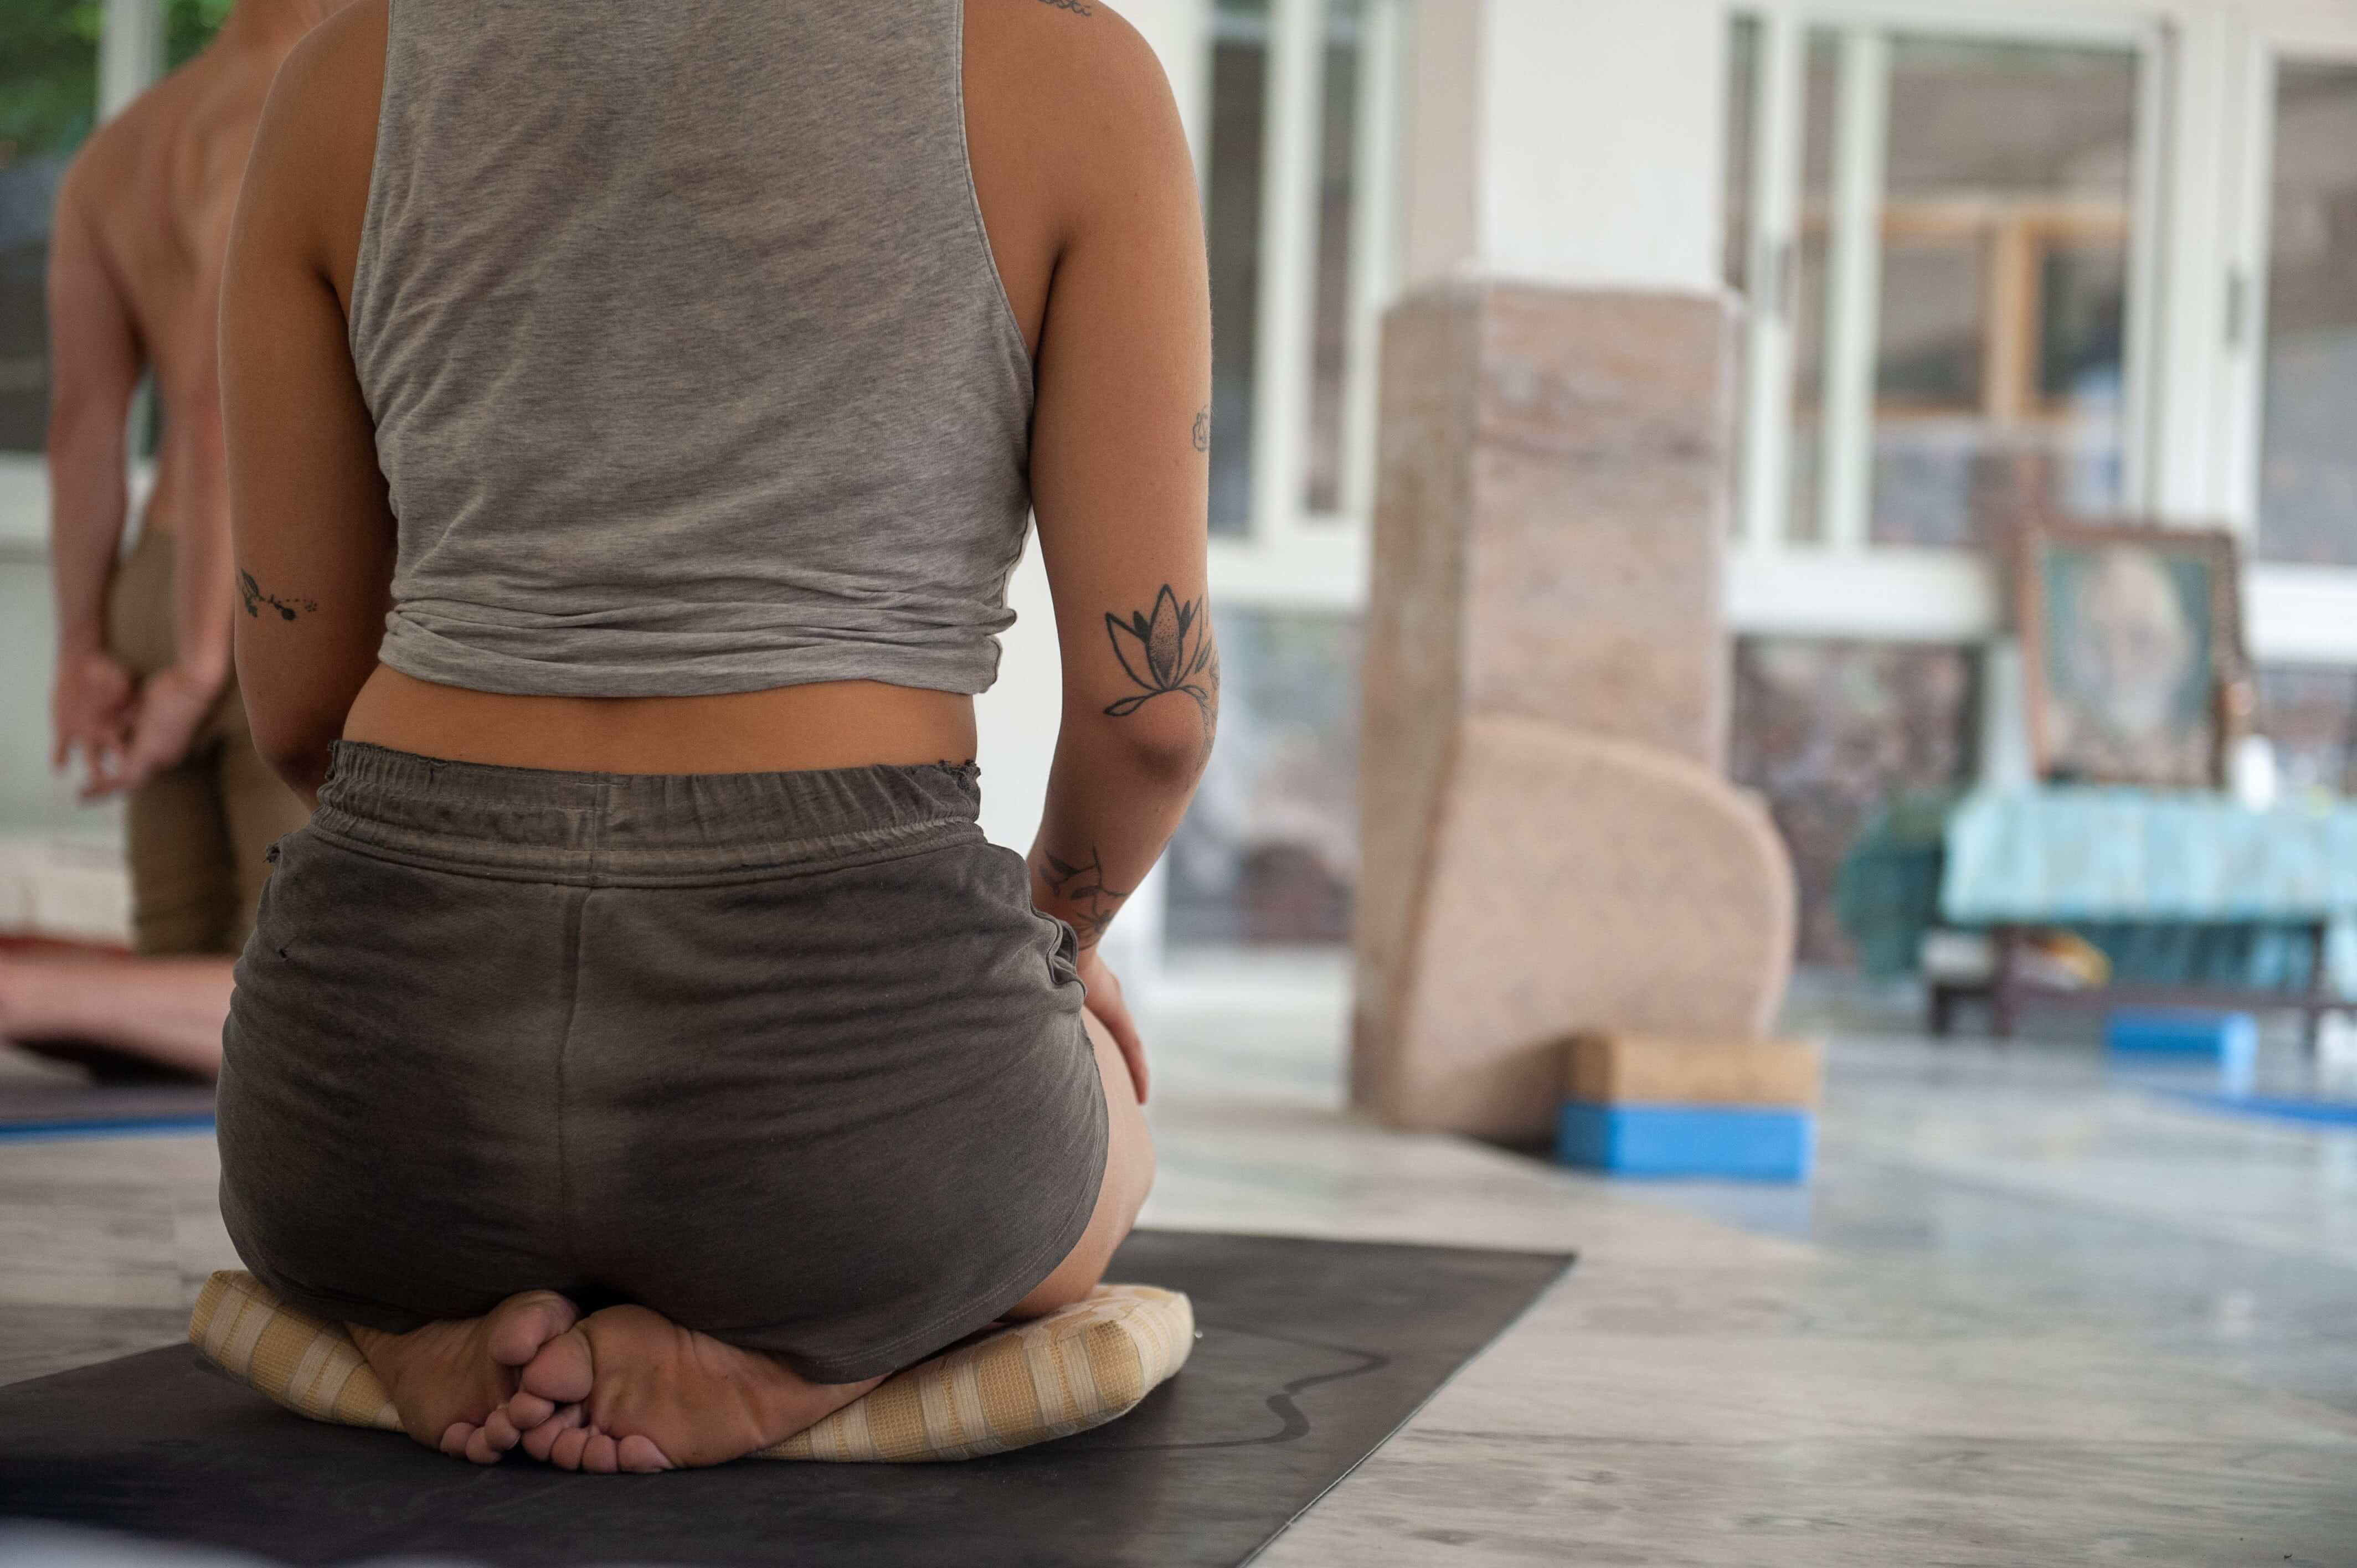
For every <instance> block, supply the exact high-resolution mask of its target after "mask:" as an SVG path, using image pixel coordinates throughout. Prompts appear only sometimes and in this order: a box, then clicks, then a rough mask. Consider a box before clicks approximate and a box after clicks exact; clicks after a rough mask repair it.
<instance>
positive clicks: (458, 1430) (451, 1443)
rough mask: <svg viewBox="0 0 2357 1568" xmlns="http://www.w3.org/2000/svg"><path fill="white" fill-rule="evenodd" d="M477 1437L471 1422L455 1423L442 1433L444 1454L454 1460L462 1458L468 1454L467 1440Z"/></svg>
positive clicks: (473, 1424)
mask: <svg viewBox="0 0 2357 1568" xmlns="http://www.w3.org/2000/svg"><path fill="white" fill-rule="evenodd" d="M474 1435H475V1423H473V1422H471V1421H454V1422H452V1423H450V1424H449V1426H448V1427H447V1428H445V1429H444V1431H443V1433H442V1443H441V1448H442V1452H443V1453H445V1454H447V1455H450V1457H451V1458H453V1459H457V1458H462V1457H464V1456H465V1455H466V1452H467V1440H468V1438H470V1437H472V1436H474Z"/></svg>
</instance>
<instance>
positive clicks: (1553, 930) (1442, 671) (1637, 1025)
mask: <svg viewBox="0 0 2357 1568" xmlns="http://www.w3.org/2000/svg"><path fill="white" fill-rule="evenodd" d="M1730 346H1731V329H1730V322H1729V319H1728V310H1727V306H1726V305H1725V304H1724V303H1723V302H1722V301H1721V300H1720V299H1718V298H1717V297H1715V296H1709V295H1697V294H1693V293H1646V292H1631V291H1618V290H1596V289H1578V288H1554V287H1540V286H1529V285H1501V284H1483V283H1469V282H1462V281H1452V282H1444V283H1442V284H1439V285H1434V286H1431V287H1428V288H1426V289H1425V290H1423V291H1421V292H1419V293H1416V294H1413V295H1409V296H1408V297H1407V298H1406V299H1405V300H1404V301H1403V302H1402V303H1401V304H1399V305H1398V306H1395V307H1394V310H1393V311H1392V312H1391V314H1390V317H1389V318H1388V320H1387V323H1386V327H1385V333H1384V338H1383V396H1382V413H1381V432H1380V445H1379V450H1380V452H1381V454H1382V457H1381V467H1380V471H1379V478H1378V481H1377V492H1376V501H1375V539H1374V564H1373V575H1372V583H1371V587H1370V594H1369V606H1368V613H1367V619H1366V623H1365V625H1366V633H1365V636H1366V658H1365V665H1364V682H1365V685H1364V692H1363V708H1362V717H1361V731H1362V742H1361V745H1362V752H1361V771H1360V777H1361V875H1360V884H1359V890H1358V901H1357V914H1356V936H1355V945H1356V949H1357V960H1358V978H1357V998H1356V1010H1355V1011H1356V1016H1355V1025H1354V1044H1353V1053H1352V1092H1353V1098H1354V1099H1355V1100H1356V1101H1358V1102H1359V1103H1361V1104H1363V1105H1367V1106H1370V1107H1372V1108H1373V1109H1374V1110H1376V1111H1377V1112H1379V1113H1380V1114H1381V1115H1382V1116H1383V1118H1384V1119H1385V1120H1386V1121H1389V1122H1393V1123H1394V1124H1396V1125H1405V1126H1426V1127H1446V1128H1449V1129H1453V1130H1456V1131H1462V1132H1469V1133H1480V1134H1484V1135H1488V1136H1493V1137H1501V1138H1509V1139H1516V1138H1528V1137H1536V1136H1539V1135H1541V1134H1543V1133H1544V1131H1545V1129H1546V1127H1547V1126H1548V1125H1549V1124H1550V1123H1551V1121H1552V1118H1553V1116H1554V1114H1555V1102H1556V1101H1557V1100H1559V1099H1560V1092H1559V1090H1560V1085H1559V1073H1560V1059H1561V1058H1560V1052H1559V1047H1560V1042H1561V1041H1562V1040H1563V1039H1564V1037H1565V1036H1567V1035H1569V1034H1572V1033H1574V1032H1580V1031H1605V1030H1635V1031H1648V1032H1654V1033H1663V1034H1684V1035H1711V1034H1722V1035H1736V1036H1748V1035H1751V1034H1756V1033H1759V1032H1760V1031H1762V1030H1764V1029H1765V1028H1766V1026H1768V1024H1769V1022H1770V1019H1771V1018H1772V1015H1773V1013H1774V1010H1775V1008H1776V1006H1777V1004H1778V1003H1779V1002H1780V1001H1781V994H1782V989H1783V983H1784V980H1785V977H1786V974H1787V972H1788V967H1789V954H1790V951H1791V944H1792V919H1793V911H1792V875H1791V870H1790V867H1789V865H1788V864H1787V862H1786V860H1785V857H1784V854H1783V849H1782V845H1781V842H1780V841H1779V840H1778V839H1777V837H1776V835H1775V833H1774V831H1773V829H1772V828H1771V827H1770V825H1769V822H1768V819H1767V815H1766V812H1765V811H1764V810H1763V809H1761V808H1760V806H1759V804H1758V803H1757V802H1756V801H1754V800H1751V799H1750V798H1749V797H1748V796H1746V795H1744V794H1742V793H1740V792H1738V791H1737V790H1735V789H1731V788H1730V787H1728V786H1727V784H1726V783H1725V782H1724V781H1723V779H1721V778H1720V776H1719V768H1720V765H1721V761H1722V757H1723V754H1724V748H1725V736H1726V728H1727V691H1728V683H1729V672H1728V650H1727V635H1726V631H1725V628H1724V625H1723V622H1722V619H1721V616H1720V610H1719V599H1720V590H1719V552H1720V542H1721V540H1722V539H1723V538H1724V537H1725V534H1726V519H1727V498H1728V493H1729V488H1730V487H1729V453H1730V433H1731V398H1732V378H1731V376H1730V373H1729V366H1730Z"/></svg>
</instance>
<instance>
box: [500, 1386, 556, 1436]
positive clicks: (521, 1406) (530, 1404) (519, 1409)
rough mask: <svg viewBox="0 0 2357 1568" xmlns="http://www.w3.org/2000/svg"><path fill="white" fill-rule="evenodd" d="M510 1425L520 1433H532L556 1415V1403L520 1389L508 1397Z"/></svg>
mask: <svg viewBox="0 0 2357 1568" xmlns="http://www.w3.org/2000/svg"><path fill="white" fill-rule="evenodd" d="M506 1408H507V1412H508V1424H510V1425H511V1426H513V1427H514V1428H515V1429H516V1430H517V1431H518V1432H530V1431H531V1430H532V1429H533V1427H535V1426H538V1425H539V1424H540V1423H542V1422H544V1421H546V1420H547V1419H548V1418H549V1417H550V1416H552V1415H554V1414H555V1413H556V1402H555V1401H554V1400H544V1399H543V1398H541V1397H540V1396H539V1395H538V1394H535V1393H528V1392H526V1391H523V1390H522V1389H518V1390H517V1391H515V1392H514V1393H511V1394H510V1395H509V1396H508V1402H507V1407H506Z"/></svg>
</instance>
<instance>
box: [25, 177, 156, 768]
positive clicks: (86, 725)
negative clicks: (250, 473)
mask: <svg viewBox="0 0 2357 1568" xmlns="http://www.w3.org/2000/svg"><path fill="white" fill-rule="evenodd" d="M86 178H87V176H86V174H85V172H84V166H81V165H77V166H75V167H74V168H73V169H72V170H70V171H69V172H68V174H67V176H66V179H65V182H64V185H63V187H62V188H61V189H60V190H59V193H58V209H57V220H56V223H55V226H54V228H53V230H52V231H51V234H50V238H49V263H48V311H49V428H48V467H49V574H50V579H51V583H52V585H53V588H54V592H55V595H56V602H57V620H58V669H57V682H56V685H55V687H54V689H53V691H52V693H51V698H50V712H51V720H52V724H53V728H54V739H53V741H52V745H51V752H50V759H49V760H50V766H51V767H53V768H58V769H59V770H60V771H62V770H63V769H65V768H68V767H70V765H71V763H72V761H73V758H74V756H75V754H76V753H79V754H80V755H81V761H82V766H83V777H84V787H83V794H84V796H85V798H87V797H89V796H91V795H96V794H103V793H105V792H107V791H108V790H109V789H114V788H117V787H118V785H117V779H118V768H119V767H120V763H121V757H122V753H123V749H124V746H125V745H126V743H127V741H128V735H129V725H130V718H131V703H132V682H131V676H130V673H129V671H126V670H124V668H123V666H122V665H121V664H120V663H119V662H117V661H116V660H115V659H114V658H113V655H111V654H110V653H109V652H108V651H107V648H106V598H107V590H108V588H109V586H110V585H112V584H113V580H114V562H115V555H116V553H117V552H118V551H119V550H120V549H121V548H122V544H123V527H124V518H125V516H126V514H127V513H128V511H129V510H130V495H129V492H128V487H127V484H126V481H125V478H124V456H125V454H124V435H125V432H124V427H125V425H126V424H127V423H128V422H129V420H130V417H131V399H132V396H133V394H134V393H135V392H137V391H138V387H139V374H140V371H141V370H142V369H143V366H144V359H145V357H144V355H143V354H142V353H141V350H140V345H139V332H138V328H137V326H136V324H135V322H134V321H133V319H132V315H131V310H130V307H129V305H128V304H127V302H125V301H124V298H123V295H122V294H121V292H120V290H119V289H118V288H117V287H116V285H115V280H114V275H113V272H112V271H111V270H110V269H109V268H108V266H107V264H106V258H105V254H104V252H102V250H101V248H100V245H99V241H98V236H97V233H96V231H95V230H94V228H93V226H92V224H91V219H90V214H89V211H88V210H87V203H88V196H87V194H86V192H85V190H84V185H85V183H86Z"/></svg>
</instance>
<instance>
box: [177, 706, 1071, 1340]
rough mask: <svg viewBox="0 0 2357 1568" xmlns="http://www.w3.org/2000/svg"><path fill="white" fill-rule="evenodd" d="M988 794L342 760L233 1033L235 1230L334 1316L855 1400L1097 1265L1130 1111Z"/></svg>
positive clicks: (966, 774)
mask: <svg viewBox="0 0 2357 1568" xmlns="http://www.w3.org/2000/svg"><path fill="white" fill-rule="evenodd" d="M979 801H980V793H979V790H978V789H977V787H976V785H975V783H974V770H973V769H972V768H971V767H952V766H949V765H943V766H940V767H879V768H838V769H826V770H820V771H812V772H802V773H740V774H700V775H687V776H672V775H656V774H601V773H562V772H552V771H543V770H538V769H529V768H490V767H483V766H479V765H475V764H470V763H452V762H442V761H437V760H434V759H431V758H427V757H414V756H411V755H408V754H406V753H404V752H396V751H388V750H385V749H382V748H381V747H377V746H360V745H354V744H351V743H349V742H347V743H343V744H339V746H337V748H336V759H335V768H334V773H333V775H332V777H331V778H330V779H329V780H328V785H327V788H326V789H323V790H322V791H321V793H320V800H319V810H318V813H317V816H315V817H314V818H313V819H312V822H311V823H310V825H309V826H307V827H306V828H303V829H302V830H300V831H299V832H295V833H292V834H290V835H288V836H287V837H286V838H285V839H282V840H281V841H279V843H278V844H277V846H276V847H275V848H274V850H273V852H272V853H273V855H274V858H275V860H276V863H277V864H276V870H275V872H274V875H272V876H271V878H270V881H269V883H268V886H267V888H266V890H265V893H264V900H263V905H262V910H261V915H260V918H259V920H258V923H257V925H256V927H255V929H254V933H253V940H251V941H250V942H249V943H248V944H247V947H246V950H245V954H244V956H243V958H242V959H241V960H240V961H239V962H238V966H237V993H236V997H235V1000H234V1001H233V1002H232V1004H231V1008H230V1017H229V1023H228V1026H227V1028H226V1030H225V1032H224V1035H223V1049H224V1056H225V1060H224V1063H223V1067H222V1072H221V1095H220V1121H221V1211H222V1214H223V1216H224V1218H225V1219H227V1221H228V1225H229V1231H230V1235H231V1239H232V1240H234V1241H235V1242H236V1244H237V1250H238V1253H239V1255H240V1256H241V1257H242V1258H243V1259H244V1260H245V1262H246V1264H247V1266H248V1267H249V1268H251V1269H252V1270H253V1272H254V1273H255V1274H257V1275H258V1276H260V1277H261V1278H262V1279H263V1280H264V1282H265V1283H268V1284H269V1285H270V1286H271V1287H272V1288H273V1289H274V1290H276V1291H278V1292H279V1293H280V1294H283V1295H285V1296H286V1297H288V1298H289V1299H290V1300H292V1301H294V1302H295V1303H296V1304H297V1305H301V1306H304V1307H306V1308H307V1309H308V1310H310V1311H313V1312H316V1313H318V1314H320V1315H322V1316H328V1317H330V1318H342V1319H346V1320H349V1321H351V1322H355V1323H361V1324H365V1325H369V1326H374V1327H380V1328H385V1329H391V1330H394V1331H405V1330H408V1329H411V1328H414V1327H417V1326H419V1325H421V1324H423V1323H425V1322H427V1321H429V1320H432V1319H436V1318H452V1317H468V1316H474V1315H476V1314H479V1313H481V1312H483V1311H485V1310H486V1309H487V1308H489V1307H490V1306H491V1305H494V1304H495V1303H497V1302H498V1301H500V1299H501V1298H503V1297H505V1296H508V1295H511V1294H514V1293H515V1292H518V1291H522V1290H531V1289H540V1288H545V1289H551V1290H559V1291H564V1292H565V1293H567V1294H571V1295H573V1296H574V1297H575V1298H576V1300H579V1301H581V1302H582V1304H583V1305H585V1306H595V1305H603V1304H605V1303H608V1302H614V1301H632V1302H638V1303H641V1304H643V1305H647V1306H650V1307H652V1308H654V1309H655V1310H656V1311H658V1312H661V1313H662V1314H663V1315H664V1316H668V1317H670V1318H672V1319H673V1321H675V1322H678V1323H682V1324H684V1325H686V1326H689V1327H692V1328H697V1329H701V1330H703V1331H704V1332H705V1333H707V1334H711V1335H714V1336H715V1337H718V1338H721V1339H726V1340H728V1341H731V1342H733V1343H736V1344H738V1345H744V1346H748V1347H751V1348H758V1349H762V1350H770V1351H774V1352H776V1353H778V1354H779V1355H780V1356H782V1357H783V1358H785V1359H787V1360H788V1361H789V1362H790V1363H791V1365H792V1366H793V1367H794V1368H795V1369H797V1370H799V1371H801V1372H802V1374H803V1375H804V1376H806V1377H810V1378H812V1379H814V1380H819V1381H823V1382H849V1381H854V1380H859V1379H863V1378H868V1377H873V1376H876V1375H877V1374H879V1373H883V1372H887V1371H890V1370H891V1369H894V1368H897V1367H899V1366H902V1365H905V1364H906V1363H908V1362H909V1361H911V1360H914V1359H919V1358H921V1357H923V1356H925V1355H927V1354H929V1353H931V1351H933V1350H935V1349H937V1348H940V1347H942V1346H943V1345H947V1344H949V1343H950V1342H952V1341H953V1340H955V1339H958V1338H960V1337H963V1336H964V1335H966V1334H968V1333H970V1332H972V1331H973V1330H974V1329H975V1328H978V1327H980V1326H982V1325H984V1324H985V1323H987V1322H989V1321H990V1320H991V1319H992V1318H994V1317H996V1316H998V1315H999V1314H1001V1313H1003V1312H1005V1311H1006V1309H1007V1308H1008V1307H1010V1306H1012V1305H1014V1304H1015V1303H1016V1302H1017V1301H1019V1300H1021V1299H1022V1297H1023V1296H1025V1295H1026V1294H1028V1293H1029V1292H1030V1290H1031V1289H1032V1288H1033V1287H1034V1286H1035V1285H1037V1284H1038V1283H1039V1282H1040V1281H1041V1280H1042V1279H1044V1278H1045V1277H1046V1276H1047V1275H1048V1274H1049V1272H1050V1271H1052V1270H1053V1269H1054V1268H1055V1266H1056V1265H1057V1263H1058V1262H1060V1261H1061V1260H1062V1259H1063V1257H1064V1255H1065V1254H1066V1253H1067V1252H1068V1251H1071V1248H1072V1247H1073V1246H1074V1245H1075V1244H1076V1243H1077V1242H1078V1241H1079V1240H1080V1238H1081V1234H1082V1230H1084V1229H1085V1228H1086V1227H1087V1224H1088V1221H1089V1217H1090V1213H1091V1211H1092V1209H1093V1208H1094V1206H1095V1203H1096V1196H1097V1188H1098V1186H1099V1184H1100V1182H1101V1181H1102V1180H1103V1175H1104V1164H1105V1110H1104V1099H1103V1089H1102V1085H1101V1083H1100V1080H1099V1078H1098V1074H1097V1069H1096V1063H1095V1058H1094V1055H1093V1053H1092V1049H1091V1047H1090V1045H1089V1040H1088V1036H1087V1034H1086V1032H1085V1031H1084V1030H1083V1029H1082V1024H1081V1004H1082V986H1081V983H1080V982H1079V980H1078V979H1077V977H1076V975H1075V973H1074V970H1073V940H1072V933H1071V929H1070V928H1069V927H1066V926H1065V925H1064V924H1063V923H1062V922H1060V921H1059V920H1055V919H1052V918H1049V917H1048V916H1045V915H1042V914H1039V912H1037V911H1036V910H1034V909H1033V908H1032V907H1031V899H1030V881H1029V877H1028V873H1027V870H1026V868H1025V866H1024V864H1023V860H1022V857H1021V856H1020V855H1018V854H1015V853H1014V852H1013V851H1011V850H1007V849H1004V848H1000V847H998V846H996V845H994V844H992V843H989V842H987V841H986V840H985V838H984V837H983V835H982V831H981V829H980V828H979V827H978V826H976V824H975V821H974V817H975V811H976V809H977V807H978V805H979Z"/></svg>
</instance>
